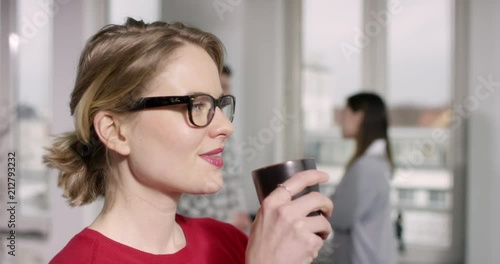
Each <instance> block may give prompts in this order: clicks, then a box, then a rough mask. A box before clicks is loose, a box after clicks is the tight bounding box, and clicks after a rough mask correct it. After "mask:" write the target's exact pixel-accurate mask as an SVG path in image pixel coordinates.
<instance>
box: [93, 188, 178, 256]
mask: <svg viewBox="0 0 500 264" xmlns="http://www.w3.org/2000/svg"><path fill="white" fill-rule="evenodd" d="M130 185H131V184H130V183H129V184H127V183H121V184H118V186H115V187H116V188H115V189H114V190H113V195H112V197H113V199H112V200H107V201H106V202H105V205H104V209H103V211H102V212H101V213H100V214H99V216H98V217H97V219H96V220H95V221H94V222H93V223H92V224H91V225H90V227H89V228H91V229H94V230H96V231H98V232H100V233H102V234H103V235H105V236H107V237H108V238H110V239H112V240H115V241H117V242H119V243H121V244H125V245H127V246H130V247H133V248H135V249H138V250H141V251H144V252H148V253H152V254H172V253H175V252H177V251H179V250H180V249H182V248H183V247H184V246H185V245H186V239H185V237H184V233H183V231H182V229H181V227H180V226H179V225H178V224H177V223H176V222H175V215H176V210H177V203H178V200H179V198H180V195H179V196H175V197H170V196H168V195H166V194H164V193H161V192H158V191H153V190H151V189H148V188H147V187H145V186H142V185H138V186H137V185H136V186H134V188H130V187H131V186H130ZM131 190H133V191H131ZM107 197H109V196H107Z"/></svg>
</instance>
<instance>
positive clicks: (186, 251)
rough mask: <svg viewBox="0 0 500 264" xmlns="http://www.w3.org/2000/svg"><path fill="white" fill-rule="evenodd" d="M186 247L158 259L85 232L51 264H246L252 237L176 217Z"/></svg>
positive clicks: (220, 225) (218, 225) (226, 226)
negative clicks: (249, 239)
mask: <svg viewBox="0 0 500 264" xmlns="http://www.w3.org/2000/svg"><path fill="white" fill-rule="evenodd" d="M176 221H177V223H178V224H179V225H180V226H181V228H182V230H183V231H184V235H185V237H186V246H185V247H184V248H182V249H181V250H179V251H178V252H176V253H174V254H167V255H155V254H150V253H146V252H144V251H140V250H137V249H134V248H132V247H129V246H126V245H124V244H120V243H118V242H116V241H114V240H111V239H109V238H108V237H106V236H104V235H102V234H101V233H99V232H97V231H95V230H92V229H89V228H85V229H84V230H83V231H82V232H80V233H79V234H77V235H76V236H74V237H73V238H72V239H71V240H70V241H69V243H68V244H67V245H66V246H65V247H64V248H63V250H61V252H59V253H58V254H57V255H56V256H55V257H54V258H53V259H52V260H51V261H50V264H66V263H71V264H80V263H81V264H113V263H116V264H142V263H148V264H166V263H168V264H173V263H196V264H203V263H207V264H208V263H218V264H219V263H227V264H230V263H237V264H242V263H245V250H246V246H247V242H248V237H247V236H246V235H245V234H244V233H242V232H241V231H239V230H238V229H236V228H235V227H233V226H232V225H229V224H226V223H222V222H219V221H216V220H213V219H210V218H187V217H184V216H181V215H177V216H176Z"/></svg>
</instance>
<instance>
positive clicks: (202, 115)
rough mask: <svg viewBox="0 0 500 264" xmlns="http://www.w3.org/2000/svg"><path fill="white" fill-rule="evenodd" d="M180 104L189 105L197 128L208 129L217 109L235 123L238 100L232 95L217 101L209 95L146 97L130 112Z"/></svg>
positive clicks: (134, 105) (190, 119)
mask: <svg viewBox="0 0 500 264" xmlns="http://www.w3.org/2000/svg"><path fill="white" fill-rule="evenodd" d="M179 104H187V105H188V113H189V121H190V122H191V124H193V125H194V126H196V127H206V126H208V125H209V124H210V122H212V119H214V115H215V107H219V108H220V109H221V110H222V112H223V113H224V115H225V116H226V117H227V118H228V119H229V121H231V122H233V117H234V110H235V106H236V98H235V97H234V96H232V95H224V96H222V97H220V98H219V99H215V98H213V97H212V96H211V95H209V94H196V95H186V96H159V97H144V98H141V99H139V100H138V101H137V102H135V103H134V104H133V105H132V107H131V108H130V111H138V110H143V109H148V108H156V107H162V106H168V105H179Z"/></svg>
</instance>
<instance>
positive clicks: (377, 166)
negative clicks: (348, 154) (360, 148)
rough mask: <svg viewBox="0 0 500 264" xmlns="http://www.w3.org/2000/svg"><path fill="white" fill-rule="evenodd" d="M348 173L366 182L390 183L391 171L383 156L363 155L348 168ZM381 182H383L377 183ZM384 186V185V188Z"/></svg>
mask: <svg viewBox="0 0 500 264" xmlns="http://www.w3.org/2000/svg"><path fill="white" fill-rule="evenodd" d="M348 173H349V174H351V175H357V177H356V178H358V179H361V180H363V181H367V182H387V183H389V182H390V179H391V178H392V176H391V175H392V169H391V165H390V163H389V161H388V160H387V158H385V157H384V156H377V155H363V156H361V157H359V158H358V159H357V160H356V161H355V162H354V163H353V164H352V166H351V167H350V168H349V170H348ZM379 180H383V181H379ZM385 185H386V184H384V186H385Z"/></svg>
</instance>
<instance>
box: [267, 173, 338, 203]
mask: <svg viewBox="0 0 500 264" xmlns="http://www.w3.org/2000/svg"><path fill="white" fill-rule="evenodd" d="M328 178H329V176H328V174H326V173H325V172H322V171H318V170H307V171H301V172H298V173H296V174H294V175H293V176H292V177H291V178H290V179H288V180H286V181H285V182H284V183H282V186H281V187H280V186H276V189H275V190H274V191H272V192H271V193H270V194H269V195H268V197H266V199H264V204H273V205H275V206H276V205H281V204H284V203H288V202H290V200H291V199H292V197H293V196H294V195H296V194H297V193H299V192H301V191H302V190H303V189H304V188H306V187H308V186H312V185H316V184H319V183H323V182H326V181H328Z"/></svg>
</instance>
